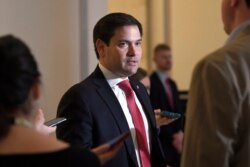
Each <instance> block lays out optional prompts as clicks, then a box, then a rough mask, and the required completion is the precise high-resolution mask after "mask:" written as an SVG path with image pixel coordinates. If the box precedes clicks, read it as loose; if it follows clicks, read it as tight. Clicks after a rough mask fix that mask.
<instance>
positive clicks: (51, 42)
mask: <svg viewBox="0 0 250 167" xmlns="http://www.w3.org/2000/svg"><path fill="white" fill-rule="evenodd" d="M79 9H80V8H79V2H78V1H76V0H70V1H69V0H0V22H1V25H0V35H4V34H8V33H11V34H14V35H15V36H17V37H20V38H21V39H23V40H24V41H25V42H26V43H27V44H28V45H29V46H30V47H31V50H32V52H33V54H34V55H35V57H36V59H37V62H38V64H39V67H40V70H41V73H42V87H43V98H42V100H41V107H42V109H43V110H44V111H45V116H46V118H47V119H49V118H53V117H55V114H56V108H57V105H58V102H59V99H60V98H61V96H62V94H63V93H64V92H65V90H66V89H68V88H69V87H70V86H71V85H72V84H73V83H76V82H78V81H79V80H80V70H79V69H80V63H79V62H80V61H79V60H80V44H79V41H80V35H79V27H80V23H79V16H80V15H79Z"/></svg>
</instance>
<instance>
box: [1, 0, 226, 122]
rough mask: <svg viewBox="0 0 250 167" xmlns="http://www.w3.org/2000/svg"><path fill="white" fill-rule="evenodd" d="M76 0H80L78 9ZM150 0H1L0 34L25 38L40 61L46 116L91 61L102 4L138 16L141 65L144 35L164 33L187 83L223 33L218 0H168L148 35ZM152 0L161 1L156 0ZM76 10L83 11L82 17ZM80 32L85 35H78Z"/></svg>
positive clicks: (181, 81) (182, 84) (176, 73)
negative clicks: (141, 33) (141, 32)
mask: <svg viewBox="0 0 250 167" xmlns="http://www.w3.org/2000/svg"><path fill="white" fill-rule="evenodd" d="M80 1H81V2H84V3H82V4H84V5H83V6H82V7H83V9H82V10H83V11H82V12H80V9H81V8H80V6H79V2H80ZM149 1H150V0H132V1H131V2H129V1H128V0H126V1H124V0H102V5H100V1H99V0H70V1H69V0H0V22H1V24H0V35H3V34H6V33H13V34H15V35H17V36H19V37H21V38H22V39H24V40H25V41H26V42H27V44H28V45H30V47H31V49H32V51H33V53H34V54H35V57H36V58H37V61H38V63H39V65H40V69H41V72H42V74H43V78H42V80H43V93H44V98H43V99H42V104H41V106H42V108H43V109H44V110H45V115H46V117H47V118H52V117H54V116H55V114H56V108H57V105H58V101H59V99H60V98H61V96H62V94H63V93H64V92H65V91H66V90H67V89H68V88H69V87H70V86H71V85H72V84H74V83H76V82H78V81H79V80H81V79H82V78H83V77H86V76H87V75H88V74H89V73H90V72H91V71H92V70H93V68H94V67H95V66H96V59H95V55H94V52H93V46H92V47H91V45H92V37H91V36H92V28H93V25H94V24H95V22H96V21H97V20H98V19H99V18H100V17H101V16H103V15H105V14H106V13H107V12H106V10H107V6H106V5H105V4H107V5H109V11H110V12H111V11H122V12H127V11H128V13H131V14H132V15H134V16H135V17H136V18H138V19H139V20H140V21H141V22H142V24H143V26H144V30H145V31H144V32H145V35H144V45H143V47H144V49H145V51H144V53H145V54H144V59H143V62H142V66H143V67H145V68H146V67H147V68H148V69H149V66H148V64H147V62H149V63H150V62H151V58H148V59H147V57H148V56H147V55H150V53H148V50H147V48H150V47H153V46H147V45H148V42H146V41H148V40H152V39H150V38H152V37H157V38H155V39H154V40H152V41H153V43H157V42H162V40H163V38H162V36H165V35H166V36H167V38H166V39H169V40H170V44H171V46H172V48H173V55H174V68H173V72H172V75H173V78H174V79H176V81H177V83H178V85H179V88H180V89H188V87H189V83H190V78H191V73H192V71H193V68H194V65H195V64H196V63H197V61H198V60H199V59H201V58H202V57H204V55H205V54H207V53H209V52H211V51H212V50H214V49H215V48H218V47H219V46H221V45H222V44H223V42H224V40H225V38H226V35H225V34H224V32H223V29H222V23H221V21H220V1H217V0H210V1H197V0H189V1H179V0H172V1H168V2H169V3H170V4H168V7H167V8H169V9H170V11H167V12H164V13H165V14H166V13H169V14H170V15H169V16H168V17H167V18H165V19H168V20H167V21H166V20H165V21H166V22H165V23H169V25H166V27H164V28H163V29H162V28H159V27H157V26H164V25H162V23H160V22H161V19H159V20H158V23H157V22H156V23H155V21H156V20H154V22H152V21H151V23H152V24H155V25H154V26H156V29H157V31H153V33H155V34H152V33H151V36H149V35H148V34H147V33H149V28H150V27H149V26H148V25H147V24H148V20H147V19H148V18H149V17H148V16H149V15H148V13H147V10H148V8H147V4H146V3H148V4H150V3H152V2H151V1H150V3H149ZM155 1H157V2H158V3H161V2H160V0H155ZM155 1H154V2H155ZM131 3H132V4H131ZM96 5H99V6H98V7H99V8H100V9H99V8H98V13H96V12H95V10H94V9H93V8H95V6H96ZM150 6H151V7H152V6H153V5H150ZM116 7H117V8H116ZM157 8H159V6H158V7H157V5H156V7H155V8H153V9H151V12H152V11H154V10H155V9H157ZM87 9H88V11H87ZM161 10H162V8H161ZM86 11H87V13H86ZM159 11H160V10H158V11H157V13H156V12H153V14H155V15H154V16H153V17H154V18H157V15H161V13H162V12H159ZM80 13H82V14H84V17H86V18H85V19H83V20H82V21H80V20H81V17H80ZM85 14H86V15H87V16H85ZM151 14H152V13H151ZM151 17H152V16H151ZM159 18H162V16H159ZM80 24H82V25H80ZM151 26H152V25H151ZM80 27H81V30H80ZM160 30H161V31H163V30H167V32H170V34H162V32H161V33H159V31H160ZM151 31H152V30H151ZM82 32H84V34H85V35H81V34H82ZM165 33H166V32H165ZM86 34H87V35H86ZM80 38H82V39H80ZM80 41H81V42H80ZM152 41H151V42H152ZM145 42H146V43H145ZM81 45H83V46H85V45H86V46H85V47H83V46H81ZM152 45H154V44H152ZM82 48H83V49H84V50H86V52H84V51H82V50H81V49H82ZM81 51H82V53H80V52H81ZM80 57H81V58H80ZM82 62H83V63H84V62H85V64H83V63H82ZM81 70H82V71H81ZM86 71H87V72H86Z"/></svg>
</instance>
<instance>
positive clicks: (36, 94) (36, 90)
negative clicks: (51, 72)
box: [32, 79, 41, 100]
mask: <svg viewBox="0 0 250 167" xmlns="http://www.w3.org/2000/svg"><path fill="white" fill-rule="evenodd" d="M40 96H41V85H40V81H39V79H37V80H36V81H35V82H34V84H33V86H32V97H33V98H34V99H35V100H37V99H39V98H40Z"/></svg>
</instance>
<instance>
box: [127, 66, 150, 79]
mask: <svg viewBox="0 0 250 167" xmlns="http://www.w3.org/2000/svg"><path fill="white" fill-rule="evenodd" d="M147 76H148V73H147V71H146V70H144V69H142V68H138V70H137V72H136V73H135V74H133V75H132V76H130V78H132V79H134V80H137V81H141V80H142V79H143V78H145V77H147Z"/></svg>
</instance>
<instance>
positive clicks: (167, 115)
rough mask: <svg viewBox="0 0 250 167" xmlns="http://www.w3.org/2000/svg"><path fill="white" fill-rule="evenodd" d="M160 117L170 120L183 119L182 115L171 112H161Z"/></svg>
mask: <svg viewBox="0 0 250 167" xmlns="http://www.w3.org/2000/svg"><path fill="white" fill-rule="evenodd" d="M160 115H161V116H163V117H167V118H170V119H178V118H180V117H181V114H180V113H176V112H170V111H161V112H160Z"/></svg>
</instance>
